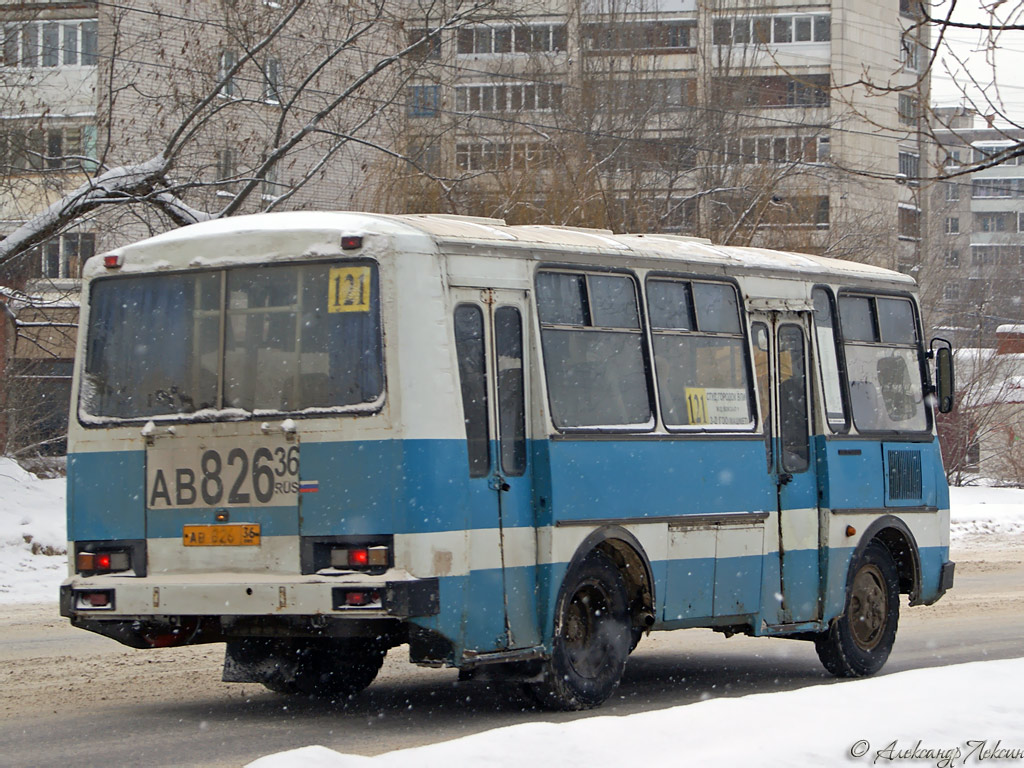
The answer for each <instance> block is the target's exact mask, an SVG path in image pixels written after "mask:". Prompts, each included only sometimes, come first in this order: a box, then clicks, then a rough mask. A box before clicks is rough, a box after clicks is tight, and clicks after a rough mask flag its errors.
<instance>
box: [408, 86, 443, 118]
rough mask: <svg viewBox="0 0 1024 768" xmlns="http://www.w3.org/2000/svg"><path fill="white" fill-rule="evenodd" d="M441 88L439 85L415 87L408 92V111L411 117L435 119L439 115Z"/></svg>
mask: <svg viewBox="0 0 1024 768" xmlns="http://www.w3.org/2000/svg"><path fill="white" fill-rule="evenodd" d="M440 95H441V87H440V86H438V85H414V86H411V87H410V88H409V89H408V91H407V99H408V102H407V104H406V111H407V113H408V115H409V117H433V116H434V115H436V114H437V107H438V103H439V100H440Z"/></svg>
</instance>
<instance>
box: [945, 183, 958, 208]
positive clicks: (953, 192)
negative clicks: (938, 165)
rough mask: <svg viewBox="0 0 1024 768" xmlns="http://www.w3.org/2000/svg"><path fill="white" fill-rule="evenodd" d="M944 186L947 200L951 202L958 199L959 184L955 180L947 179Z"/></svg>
mask: <svg viewBox="0 0 1024 768" xmlns="http://www.w3.org/2000/svg"><path fill="white" fill-rule="evenodd" d="M945 187H946V201H947V202H950V203H952V202H956V201H957V200H959V199H960V184H958V183H957V182H955V181H947V182H946V184H945Z"/></svg>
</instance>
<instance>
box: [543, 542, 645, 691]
mask: <svg viewBox="0 0 1024 768" xmlns="http://www.w3.org/2000/svg"><path fill="white" fill-rule="evenodd" d="M631 641H632V637H631V631H630V616H629V596H628V593H627V590H626V584H625V581H624V580H623V578H622V574H621V573H620V572H619V569H618V568H617V567H616V566H615V564H614V563H613V562H612V561H611V560H610V559H609V558H608V557H607V556H606V555H604V554H602V553H601V552H597V551H595V552H591V553H590V554H589V555H587V556H586V557H585V558H584V559H583V560H582V561H581V562H580V563H579V565H577V566H576V567H574V568H573V569H572V570H571V571H570V573H569V575H568V576H567V577H566V580H565V582H564V584H563V585H562V591H561V594H560V595H559V599H558V607H557V611H556V614H555V630H554V637H553V638H552V648H551V658H550V659H549V660H548V662H547V667H546V669H545V680H544V682H543V683H535V684H532V686H533V689H532V691H531V693H532V695H533V696H534V698H536V699H537V700H538V701H539V702H540V703H542V704H543V705H544V706H546V707H549V708H551V709H562V710H580V709H590V708H592V707H596V706H598V705H599V704H601V703H602V702H604V701H605V700H606V699H607V698H608V697H609V696H611V694H612V691H614V690H615V687H616V686H617V685H618V684H619V681H620V680H621V679H622V672H623V670H624V669H625V666H626V658H627V657H628V656H629V650H630V644H631Z"/></svg>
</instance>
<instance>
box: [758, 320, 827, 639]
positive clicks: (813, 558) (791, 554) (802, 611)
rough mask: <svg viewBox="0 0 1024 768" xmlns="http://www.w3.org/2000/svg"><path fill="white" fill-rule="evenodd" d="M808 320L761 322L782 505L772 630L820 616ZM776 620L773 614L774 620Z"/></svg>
mask: <svg viewBox="0 0 1024 768" xmlns="http://www.w3.org/2000/svg"><path fill="white" fill-rule="evenodd" d="M807 325H808V319H807V315H806V314H804V313H796V312H772V313H770V314H768V315H767V316H765V317H764V319H763V320H756V321H755V322H754V323H753V324H752V326H751V328H752V330H753V335H754V346H755V351H756V353H757V354H756V355H755V360H756V364H757V368H758V379H759V384H760V385H761V387H762V388H765V386H766V384H769V382H770V385H769V386H767V389H768V393H769V398H768V399H767V400H765V399H763V398H762V405H763V407H765V409H766V410H767V411H768V413H769V416H768V418H766V420H765V430H766V432H767V433H768V438H769V439H768V441H767V451H768V454H769V456H768V471H769V472H770V473H771V474H772V475H773V476H774V479H775V485H776V488H777V497H778V541H779V594H781V596H782V600H781V603H780V605H779V611H778V614H777V618H776V620H775V621H774V622H772V623H777V624H791V623H799V622H803V621H813V620H815V619H818V618H819V617H820V616H821V608H820V576H819V555H818V542H819V515H818V482H817V476H816V473H815V463H814V455H813V451H812V446H811V439H810V435H811V407H810V406H811V399H810V393H811V391H812V388H811V386H810V374H811V366H810V363H809V358H810V355H809V351H808V344H807ZM768 613H770V611H769V612H768Z"/></svg>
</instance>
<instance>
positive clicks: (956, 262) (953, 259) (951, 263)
mask: <svg viewBox="0 0 1024 768" xmlns="http://www.w3.org/2000/svg"><path fill="white" fill-rule="evenodd" d="M943 263H944V264H945V266H947V267H959V266H960V251H959V250H958V249H956V248H950V249H949V250H947V251H946V258H945V260H944V262H943Z"/></svg>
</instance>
